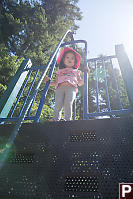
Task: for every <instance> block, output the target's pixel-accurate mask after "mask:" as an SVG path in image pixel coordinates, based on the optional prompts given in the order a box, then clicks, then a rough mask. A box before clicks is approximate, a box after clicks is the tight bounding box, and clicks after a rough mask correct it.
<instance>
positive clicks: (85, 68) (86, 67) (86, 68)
mask: <svg viewBox="0 0 133 199" xmlns="http://www.w3.org/2000/svg"><path fill="white" fill-rule="evenodd" d="M84 70H86V71H87V72H88V74H89V73H90V69H89V67H88V66H85V67H84Z"/></svg>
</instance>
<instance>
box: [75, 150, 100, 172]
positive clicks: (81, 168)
mask: <svg viewBox="0 0 133 199" xmlns="http://www.w3.org/2000/svg"><path fill="white" fill-rule="evenodd" d="M72 158H73V161H72V167H71V171H72V172H75V173H79V172H87V173H88V172H90V171H91V170H92V169H93V170H98V169H99V164H100V162H99V158H100V155H98V154H97V153H96V152H94V153H82V152H80V153H73V155H72Z"/></svg>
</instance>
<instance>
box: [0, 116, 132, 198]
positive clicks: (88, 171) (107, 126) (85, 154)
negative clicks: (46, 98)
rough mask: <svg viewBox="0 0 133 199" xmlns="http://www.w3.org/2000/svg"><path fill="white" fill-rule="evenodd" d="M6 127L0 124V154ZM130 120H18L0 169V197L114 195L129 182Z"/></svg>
mask: <svg viewBox="0 0 133 199" xmlns="http://www.w3.org/2000/svg"><path fill="white" fill-rule="evenodd" d="M12 128H13V126H12V125H5V126H4V125H1V126H0V142H1V143H0V153H1V154H2V153H3V151H4V147H5V146H6V140H7V137H9V135H10V134H11V131H12ZM132 159H133V119H132V118H121V119H120V118H112V119H103V120H102V119H101V120H88V121H85V120H84V121H71V122H64V121H62V122H46V123H44V124H40V123H38V124H23V125H22V127H21V129H20V132H19V135H18V136H17V138H16V140H15V143H14V145H13V147H12V149H11V151H10V153H9V154H8V156H7V160H6V162H5V165H4V167H3V168H2V170H1V172H0V199H9V198H13V199H69V198H70V199H118V195H119V194H118V191H119V183H121V182H133V160H132Z"/></svg>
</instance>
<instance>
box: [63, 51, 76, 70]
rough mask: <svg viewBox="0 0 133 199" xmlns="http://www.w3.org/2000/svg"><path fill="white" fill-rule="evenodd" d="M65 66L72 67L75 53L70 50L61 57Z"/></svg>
mask: <svg viewBox="0 0 133 199" xmlns="http://www.w3.org/2000/svg"><path fill="white" fill-rule="evenodd" d="M63 62H64V64H65V66H66V68H72V67H73V66H74V64H75V55H74V54H73V53H71V52H69V53H67V54H66V55H65V57H64V59H63Z"/></svg>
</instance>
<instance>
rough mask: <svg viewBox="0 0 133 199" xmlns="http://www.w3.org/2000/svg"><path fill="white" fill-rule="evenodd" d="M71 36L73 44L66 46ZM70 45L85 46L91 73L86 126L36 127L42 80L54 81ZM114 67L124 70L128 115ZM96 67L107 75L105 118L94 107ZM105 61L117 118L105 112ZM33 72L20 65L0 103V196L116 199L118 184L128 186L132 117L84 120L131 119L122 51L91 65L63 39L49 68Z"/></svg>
mask: <svg viewBox="0 0 133 199" xmlns="http://www.w3.org/2000/svg"><path fill="white" fill-rule="evenodd" d="M68 34H70V38H71V40H70V42H65V43H63V40H64V39H65V37H66V35H68ZM75 43H83V44H84V45H85V58H84V65H85V66H86V65H87V63H89V64H93V66H94V69H95V80H96V104H97V111H96V112H95V113H88V74H87V72H85V73H84V77H85V78H84V79H85V84H84V120H81V121H69V122H53V123H49V122H45V123H44V124H40V123H39V118H40V115H41V111H42V108H43V105H44V102H45V98H46V94H47V91H48V88H49V83H50V82H47V83H46V85H45V88H44V90H43V93H42V96H41V99H40V103H39V105H38V109H37V112H36V114H35V116H32V115H30V114H31V111H32V106H33V105H34V102H35V98H36V96H37V93H38V90H39V88H40V85H41V83H42V81H43V78H44V76H45V75H46V73H47V71H48V69H49V75H48V76H49V77H51V76H52V74H53V71H54V68H55V63H56V55H57V53H58V51H59V49H60V47H63V46H66V45H72V46H73V47H74V44H75ZM113 59H117V60H118V63H119V66H120V69H121V73H122V76H123V80H124V82H125V87H126V90H127V94H128V98H129V103H130V105H131V108H129V109H124V108H123V105H122V103H121V97H120V94H119V89H118V85H117V80H116V78H115V74H114V72H113V71H114V68H113V64H112V60H113ZM99 60H100V62H101V65H102V70H104V71H105V72H104V77H103V81H104V83H105V91H106V98H107V109H106V111H104V112H101V110H100V104H99V82H98V64H97V63H98V61H99ZM107 60H108V63H109V65H110V67H111V70H112V75H113V78H114V83H115V88H116V93H117V99H118V105H119V109H118V110H112V109H111V105H110V100H109V90H108V81H107V74H106V70H105V61H107ZM31 66H32V63H31V61H30V60H24V61H23V63H22V64H21V66H20V68H19V69H18V71H17V73H16V75H15V76H14V78H13V79H12V81H11V82H10V84H9V87H8V88H7V90H6V92H5V93H4V95H3V96H2V98H1V100H0V112H1V114H0V122H1V125H0V136H1V140H0V141H1V143H2V145H1V146H2V147H1V150H0V172H1V173H0V179H1V181H0V196H1V197H3V198H23V199H24V198H27V199H28V198H35V199H43V198H44V199H45V198H46V199H60V198H62V199H63V198H64V199H68V198H79V199H82V198H85V199H95V198H97V199H98V198H99V199H100V198H101V199H102V198H103V199H104V198H105V199H106V198H109V199H114V198H118V190H119V183H121V182H133V161H132V155H133V150H132V144H133V139H132V138H133V135H132V130H133V124H132V117H128V118H127V117H125V118H110V119H101V120H97V119H93V120H88V119H90V118H91V117H96V116H106V115H109V116H112V115H116V116H117V115H120V114H123V115H124V114H125V113H126V114H127V113H132V112H133V91H132V86H131V85H132V78H133V69H132V67H131V64H130V62H129V59H128V57H127V55H126V53H125V51H124V48H123V46H122V45H117V46H116V55H113V56H106V57H101V58H95V59H89V60H88V59H87V43H86V41H84V40H74V39H73V36H72V34H71V33H70V32H69V31H68V32H67V33H66V34H65V35H64V36H63V38H62V39H61V41H60V43H59V45H58V46H57V48H56V50H55V51H54V53H53V55H52V56H51V59H50V61H49V63H48V65H47V66H38V67H31ZM33 73H34V78H33V80H32V82H31V85H30V87H29V90H28V92H27V96H26V98H25V99H24V101H23V104H22V107H21V110H20V112H19V115H18V116H15V117H14V112H15V109H16V107H17V104H18V103H19V100H20V98H21V95H22V94H23V92H24V89H25V88H26V85H27V83H28V80H29V78H30V76H31V74H33ZM37 75H40V76H39V78H38V79H39V80H38V81H37V83H36V85H34V84H35V80H36V78H37ZM14 102H15V103H14ZM75 114H76V113H75ZM75 114H74V115H75ZM24 120H27V121H28V120H32V121H33V123H28V124H25V123H24V124H22V122H23V121H24ZM6 122H8V123H9V122H10V123H11V124H6ZM14 122H15V123H16V124H15V125H14ZM20 127H21V128H20Z"/></svg>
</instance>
